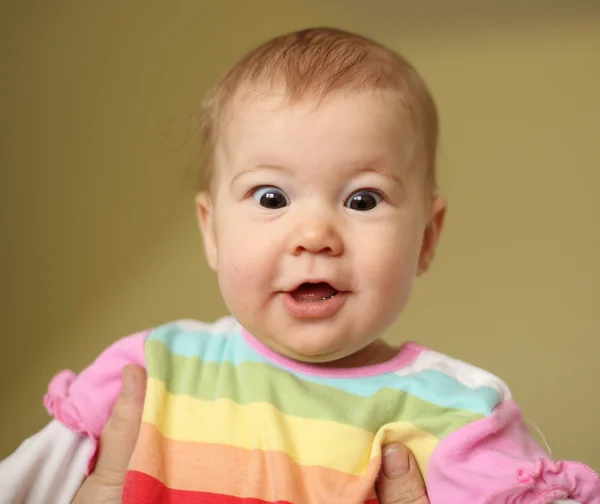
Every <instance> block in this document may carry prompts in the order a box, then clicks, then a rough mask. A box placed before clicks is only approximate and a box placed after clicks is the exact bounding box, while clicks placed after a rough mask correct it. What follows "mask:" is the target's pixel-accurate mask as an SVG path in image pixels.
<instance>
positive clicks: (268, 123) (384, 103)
mask: <svg viewBox="0 0 600 504" xmlns="http://www.w3.org/2000/svg"><path fill="white" fill-rule="evenodd" d="M410 109H411V107H407V106H406V100H404V99H403V98H402V97H401V96H400V95H399V93H398V92H397V91H396V90H368V91H367V90H361V91H356V90H350V91H349V90H338V91H336V92H334V93H330V94H328V95H325V96H322V95H318V94H314V93H310V94H309V93H307V94H306V95H305V96H301V97H293V96H290V95H289V94H288V93H286V91H285V89H279V88H275V89H271V88H266V87H265V88H259V89H256V88H253V89H248V90H244V91H243V92H240V93H239V94H238V95H237V96H235V97H233V98H232V100H231V101H230V103H229V104H228V106H227V108H226V109H224V110H223V111H222V116H221V118H220V119H221V120H220V128H219V135H220V136H221V137H223V136H228V135H231V134H232V133H233V134H234V136H236V135H240V134H248V133H260V131H261V130H268V129H269V127H271V128H279V127H284V128H286V129H289V130H290V132H293V129H294V125H300V126H305V125H310V127H315V128H323V129H327V131H328V132H333V131H336V130H340V129H343V128H341V127H343V126H348V127H349V126H352V125H356V124H359V125H361V126H362V127H364V128H365V130H368V129H369V128H373V127H375V126H378V125H380V124H383V123H385V125H387V127H390V128H396V129H398V130H402V132H403V133H404V135H406V134H407V133H408V131H409V130H411V129H413V128H412V127H413V124H412V123H413V121H412V120H411V113H410Z"/></svg>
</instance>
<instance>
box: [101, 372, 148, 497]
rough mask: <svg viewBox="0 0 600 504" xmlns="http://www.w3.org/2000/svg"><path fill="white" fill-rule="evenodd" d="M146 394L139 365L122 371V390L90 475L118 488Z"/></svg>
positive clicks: (144, 374)
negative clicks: (92, 472)
mask: <svg viewBox="0 0 600 504" xmlns="http://www.w3.org/2000/svg"><path fill="white" fill-rule="evenodd" d="M145 394H146V371H145V370H144V369H143V368H142V367H140V366H134V365H130V366H125V367H124V368H123V387H122V389H121V395H120V396H119V398H118V399H117V402H116V403H115V406H114V408H113V411H112V414H111V416H110V418H109V420H108V422H107V423H106V425H105V426H104V430H103V431H102V436H101V438H100V453H99V456H98V463H97V464H96V468H95V469H94V476H96V477H97V478H98V479H101V480H103V481H105V482H106V483H109V484H113V485H122V484H123V481H124V480H125V473H126V472H127V467H128V465H129V461H130V460H131V455H132V454H133V449H134V447H135V443H136V441H137V438H138V434H139V430H140V424H141V421H142V410H143V407H144V396H145Z"/></svg>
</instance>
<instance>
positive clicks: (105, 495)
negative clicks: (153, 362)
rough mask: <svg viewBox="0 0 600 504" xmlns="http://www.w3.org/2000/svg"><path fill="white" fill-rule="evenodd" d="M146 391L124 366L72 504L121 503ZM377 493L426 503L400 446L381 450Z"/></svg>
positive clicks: (403, 502)
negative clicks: (94, 458)
mask: <svg viewBox="0 0 600 504" xmlns="http://www.w3.org/2000/svg"><path fill="white" fill-rule="evenodd" d="M145 391H146V372H145V371H144V369H143V368H141V367H140V366H134V365H131V366H126V367H125V368H124V369H123V390H122V391H121V395H120V396H119V399H118V400H117V402H116V403H115V407H114V409H113V412H112V415H111V417H110V419H109V420H108V422H107V424H106V426H105V427H104V430H103V432H102V437H101V439H100V454H99V457H98V463H97V464H96V468H95V470H94V472H93V473H92V474H91V475H90V476H89V477H88V478H87V479H86V480H85V482H84V483H83V485H82V486H81V488H80V489H79V492H77V495H76V496H75V499H74V500H73V504H121V496H122V493H123V483H124V481H125V473H126V471H127V467H128V465H129V460H130V459H131V455H132V454H133V449H134V447H135V443H136V440H137V437H138V433H139V429H140V424H141V420H142V409H143V405H144V395H145ZM376 491H377V496H378V498H379V502H380V504H429V500H428V499H427V496H426V493H425V485H424V484H423V480H422V479H421V475H420V473H419V470H418V468H417V464H416V462H415V459H414V458H413V456H412V454H411V453H410V452H409V451H408V450H407V449H406V448H405V447H404V446H402V445H401V444H395V443H394V444H390V445H388V446H386V447H385V448H384V449H383V462H382V471H381V475H380V477H379V480H378V481H377V485H376Z"/></svg>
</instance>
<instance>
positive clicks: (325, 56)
mask: <svg viewBox="0 0 600 504" xmlns="http://www.w3.org/2000/svg"><path fill="white" fill-rule="evenodd" d="M437 128H438V125H437V113H436V108H435V105H434V102H433V100H432V98H431V95H430V93H429V91H428V90H427V87H426V85H425V83H424V82H423V80H422V79H421V77H420V76H419V75H418V74H417V73H416V71H415V70H414V69H413V68H412V67H411V66H410V65H409V64H408V63H407V62H406V61H405V60H404V59H403V58H402V57H400V56H399V55H397V54H395V53H393V52H392V51H390V50H388V49H386V48H384V47H382V46H380V45H378V44H376V43H374V42H372V41H370V40H367V39H365V38H363V37H360V36H358V35H354V34H350V33H345V32H342V31H339V30H333V29H311V30H305V31H301V32H297V33H292V34H288V35H284V36H280V37H277V38H275V39H274V40H271V41H269V42H267V43H265V44H263V45H262V46H260V47H258V48H256V49H254V50H253V51H252V52H250V53H249V54H248V55H247V56H246V57H244V58H243V59H242V60H241V61H239V62H238V63H237V64H236V65H235V66H234V67H233V68H231V69H230V70H229V71H228V72H227V73H226V74H225V75H224V76H223V77H222V78H221V80H220V82H219V84H218V85H217V86H216V88H215V89H214V91H213V92H212V93H211V94H210V95H209V97H208V99H207V100H206V102H205V105H204V135H205V152H206V163H205V169H204V172H203V177H202V180H201V182H200V188H199V192H198V196H197V213H198V220H199V224H200V228H201V231H202V235H203V237H204V246H205V252H206V257H207V260H208V263H209V265H210V267H211V268H212V269H213V270H215V271H216V273H217V275H218V280H219V286H220V290H221V293H222V296H223V298H224V300H225V302H226V304H227V307H228V309H229V311H230V312H231V314H232V317H227V318H224V319H221V320H218V321H217V322H215V323H201V322H196V321H191V320H180V321H177V322H173V323H168V324H165V325H162V326H160V327H155V328H153V329H150V330H147V331H143V332H140V333H138V334H134V335H132V336H129V337H127V338H125V339H122V340H120V341H118V342H117V343H115V344H114V345H112V346H111V347H110V348H108V349H107V350H106V351H105V352H104V353H103V354H102V355H100V357H99V358H98V359H97V360H96V361H95V362H94V363H93V364H92V365H91V366H90V367H89V368H87V369H86V370H84V371H83V372H82V373H80V374H79V375H78V376H76V375H74V374H73V373H72V372H70V371H64V372H62V373H60V374H58V375H57V376H56V377H55V378H54V379H53V380H52V382H51V383H50V386H49V391H48V394H47V396H46V399H45V405H46V407H47V408H48V411H49V412H50V413H51V414H53V415H54V416H55V417H56V419H57V420H58V422H57V421H54V422H53V423H51V424H50V425H49V426H48V427H47V428H46V429H45V431H42V433H40V434H38V436H37V437H35V438H32V440H31V441H28V442H27V443H25V444H24V445H23V446H22V447H21V448H20V449H19V451H18V452H17V453H16V454H15V455H13V456H12V457H11V458H9V459H8V460H7V461H5V462H4V465H3V466H2V468H1V470H2V471H4V472H5V474H9V475H12V476H11V478H12V480H15V481H16V480H18V479H19V478H23V477H24V476H23V475H24V474H29V475H31V473H33V472H35V473H37V474H40V475H42V474H43V473H45V474H52V475H53V477H55V478H57V479H60V480H61V482H62V484H63V485H66V484H67V483H68V482H69V481H81V477H82V474H83V473H84V472H85V471H89V470H91V469H92V468H93V465H94V460H95V456H96V451H97V450H96V448H97V441H98V438H99V435H100V432H101V431H102V428H103V426H104V423H105V422H106V420H107V418H108V416H109V414H110V411H111V409H112V406H113V403H114V401H115V399H116V397H117V396H118V394H119V391H120V388H121V369H122V367H123V366H125V365H127V364H139V365H143V366H145V368H146V369H147V372H148V383H147V393H146V398H145V405H144V414H143V423H142V426H141V430H140V435H139V439H138V442H137V445H136V448H135V452H134V455H133V458H132V461H131V464H130V469H129V471H128V474H127V479H126V483H125V489H124V496H123V502H124V503H138V502H144V503H150V504H152V503H156V504H158V503H165V502H189V503H192V502H194V503H234V502H253V503H275V502H277V503H328V504H329V503H344V504H352V503H355V504H363V503H376V502H377V498H376V495H375V492H374V484H375V480H376V478H377V474H378V472H379V468H380V463H381V446H382V445H384V444H385V443H388V442H391V441H400V442H402V443H403V444H405V445H406V446H407V447H409V448H410V450H411V451H412V452H413V453H414V455H415V458H416V460H417V462H418V465H419V469H420V470H421V472H422V474H423V476H424V478H425V480H426V484H427V489H428V495H429V499H430V501H431V503H432V504H484V503H486V504H496V503H511V504H517V503H519V504H525V503H528V504H546V503H551V502H554V503H559V502H563V503H566V502H578V503H581V504H600V480H599V478H598V475H597V474H596V473H595V472H594V471H593V470H592V469H590V468H589V467H587V466H585V465H583V464H581V463H578V462H565V461H562V462H555V461H553V460H552V459H551V458H550V457H549V455H547V454H546V453H545V452H544V451H543V450H542V449H541V448H540V447H539V446H538V445H537V444H536V443H535V442H534V441H533V439H532V438H531V437H530V435H529V434H528V431H527V428H526V426H525V423H524V421H523V418H522V414H521V411H520V410H519V408H518V407H517V406H516V405H515V403H514V402H513V401H512V399H511V395H510V392H509V390H508V389H507V387H506V385H505V384H504V383H503V382H502V381H501V380H500V379H498V378H496V377H495V376H493V375H492V374H490V373H488V372H486V371H483V370H481V369H478V368H475V367H473V366H470V365H468V364H465V363H463V362H460V361H458V360H455V359H452V358H450V357H447V356H444V355H442V354H439V353H437V352H435V351H433V350H429V349H427V348H424V347H423V346H421V345H418V344H416V343H410V342H408V343H405V344H403V345H402V346H401V347H399V348H392V347H390V346H389V345H387V344H386V343H384V342H383V341H382V340H381V339H380V336H381V335H382V333H383V332H384V331H385V329H386V328H388V327H389V326H390V325H391V324H392V323H393V322H394V321H395V320H396V319H397V318H398V317H399V316H400V315H401V313H402V311H403V309H404V307H405V306H406V304H407V302H408V300H409V297H410V294H411V290H412V286H413V283H414V281H415V278H416V277H417V276H418V275H419V274H422V273H424V272H426V271H427V269H428V268H429V266H430V265H431V262H432V259H433V257H434V252H435V249H436V245H437V243H438V238H439V236H440V232H441V230H442V227H443V223H444V213H445V208H446V201H445V200H444V198H443V197H442V196H440V195H439V194H438V193H437V192H436V179H435V151H436V144H437V135H438V131H437ZM28 471H29V472H28ZM28 477H30V476H28ZM40 477H41V476H40ZM8 479H9V478H7V480H8ZM67 487H68V485H67ZM72 487H73V491H72V493H71V494H70V495H71V496H72V495H73V494H74V493H75V491H76V490H77V486H76V485H75V484H73V485H72ZM67 493H68V492H67ZM66 500H68V499H66Z"/></svg>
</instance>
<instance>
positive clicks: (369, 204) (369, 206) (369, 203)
mask: <svg viewBox="0 0 600 504" xmlns="http://www.w3.org/2000/svg"><path fill="white" fill-rule="evenodd" d="M382 199H383V198H382V197H381V194H379V193H377V192H374V191H357V192H355V193H354V194H352V195H351V196H350V197H349V198H348V199H347V200H346V203H344V206H346V207H347V208H350V209H351V210H357V211H358V212H368V211H369V210H373V208H375V207H376V206H377V205H379V203H381V201H382Z"/></svg>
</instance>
